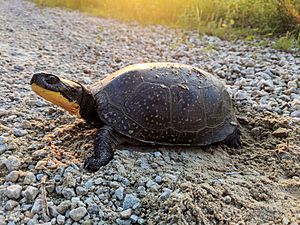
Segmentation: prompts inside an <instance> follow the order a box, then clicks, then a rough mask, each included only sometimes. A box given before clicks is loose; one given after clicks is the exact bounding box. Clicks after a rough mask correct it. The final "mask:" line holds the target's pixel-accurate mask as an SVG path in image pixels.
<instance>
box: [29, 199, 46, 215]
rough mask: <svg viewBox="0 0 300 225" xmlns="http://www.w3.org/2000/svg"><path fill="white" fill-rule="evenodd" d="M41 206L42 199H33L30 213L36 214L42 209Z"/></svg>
mask: <svg viewBox="0 0 300 225" xmlns="http://www.w3.org/2000/svg"><path fill="white" fill-rule="evenodd" d="M42 208H43V200H42V199H40V198H38V199H36V200H35V202H34V204H33V206H32V208H31V213H32V214H38V213H39V212H41V211H42Z"/></svg>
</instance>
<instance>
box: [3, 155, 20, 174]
mask: <svg viewBox="0 0 300 225" xmlns="http://www.w3.org/2000/svg"><path fill="white" fill-rule="evenodd" d="M5 166H6V168H7V170H8V171H13V170H19V168H20V166H21V161H20V160H19V159H18V158H16V157H14V156H9V157H8V158H7V160H6V162H5Z"/></svg>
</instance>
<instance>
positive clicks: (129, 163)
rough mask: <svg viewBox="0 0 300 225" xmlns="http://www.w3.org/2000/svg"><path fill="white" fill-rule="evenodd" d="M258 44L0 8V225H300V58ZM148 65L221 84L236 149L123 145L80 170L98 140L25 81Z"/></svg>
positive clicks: (26, 6) (25, 7) (13, 5)
mask: <svg viewBox="0 0 300 225" xmlns="http://www.w3.org/2000/svg"><path fill="white" fill-rule="evenodd" d="M264 42H265V43H266V42H267V43H268V44H267V46H261V42H260V41H258V40H256V41H252V42H249V43H244V42H242V41H235V42H228V41H224V40H221V39H219V38H217V37H211V36H201V35H199V34H198V33H197V32H186V31H182V30H176V29H170V28H166V27H162V26H141V25H138V24H136V23H131V24H125V23H121V22H118V21H115V20H112V19H102V18H95V17H91V16H87V15H85V14H82V13H79V12H70V11H67V10H61V9H56V8H55V9H50V8H40V7H37V6H35V5H34V4H32V3H30V2H28V1H21V0H11V1H5V0H0V76H1V82H0V225H2V224H9V225H13V224H29V225H35V224H45V225H46V224H47V225H48V224H49V225H50V224H85V225H88V224H119V225H127V224H151V225H152V224H153V225H154V224H160V225H163V224H178V225H181V224H188V225H191V224H207V225H209V224H240V225H242V224H284V225H288V224H290V225H296V224H300V160H299V159H300V141H299V139H300V75H299V74H300V57H299V52H297V51H296V50H292V51H291V52H289V53H287V52H281V51H277V50H274V49H272V47H271V46H272V41H271V40H264ZM156 61H170V62H179V63H186V64H190V65H194V66H197V67H200V68H202V69H204V70H207V71H209V72H211V73H213V74H215V75H216V76H218V77H219V78H220V79H222V81H223V82H224V83H225V84H226V87H227V88H228V91H229V93H230V94H231V96H232V98H233V99H234V101H235V105H236V111H237V115H238V120H239V123H240V125H241V130H242V142H243V148H242V149H241V150H238V151H234V150H231V149H228V148H227V147H226V146H211V147H207V148H204V149H200V148H193V149H189V148H188V149H183V148H162V147H160V148H158V147H157V148H156V147H147V146H145V147H141V148H137V147H135V148H133V147H132V146H122V147H120V149H118V150H117V151H116V155H115V157H114V160H113V161H112V162H111V163H110V164H109V165H107V166H105V167H103V168H102V169H101V170H100V171H98V172H96V173H89V172H87V171H85V170H84V169H83V168H82V162H83V160H84V158H86V157H87V156H88V155H89V154H91V151H92V145H93V138H94V134H95V132H96V130H95V129H94V128H93V127H89V126H88V125H87V124H85V123H84V121H81V120H79V119H76V118H75V117H74V116H71V115H70V114H68V113H67V112H65V111H63V110H62V109H60V108H58V107H56V106H54V105H52V104H50V103H48V102H46V101H44V100H42V99H41V98H39V97H38V96H37V95H36V94H34V93H33V92H32V91H31V88H30V85H29V82H30V79H31V76H32V74H33V73H34V72H37V71H46V72H49V73H53V74H56V75H59V76H62V77H65V78H67V79H72V80H76V81H78V82H82V83H84V84H86V85H87V86H93V85H94V84H95V83H96V82H97V81H98V80H100V79H102V78H104V77H105V76H107V75H108V74H110V73H111V72H113V71H115V70H117V69H120V68H122V67H124V66H126V65H129V64H134V63H141V62H156Z"/></svg>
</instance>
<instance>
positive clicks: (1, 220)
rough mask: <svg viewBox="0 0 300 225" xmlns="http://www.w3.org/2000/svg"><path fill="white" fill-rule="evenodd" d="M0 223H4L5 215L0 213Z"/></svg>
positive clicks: (0, 224) (4, 224) (2, 224)
mask: <svg viewBox="0 0 300 225" xmlns="http://www.w3.org/2000/svg"><path fill="white" fill-rule="evenodd" d="M0 225H6V222H5V216H3V215H0Z"/></svg>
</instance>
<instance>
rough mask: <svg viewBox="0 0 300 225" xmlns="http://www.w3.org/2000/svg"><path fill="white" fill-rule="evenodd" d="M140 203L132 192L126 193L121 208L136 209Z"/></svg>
mask: <svg viewBox="0 0 300 225" xmlns="http://www.w3.org/2000/svg"><path fill="white" fill-rule="evenodd" d="M139 205H140V200H139V199H138V198H137V197H136V196H135V195H132V194H127V195H126V196H125V199H124V202H123V208H124V210H126V209H129V208H132V209H136V208H137V207H139Z"/></svg>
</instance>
